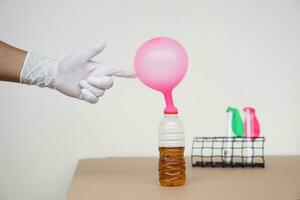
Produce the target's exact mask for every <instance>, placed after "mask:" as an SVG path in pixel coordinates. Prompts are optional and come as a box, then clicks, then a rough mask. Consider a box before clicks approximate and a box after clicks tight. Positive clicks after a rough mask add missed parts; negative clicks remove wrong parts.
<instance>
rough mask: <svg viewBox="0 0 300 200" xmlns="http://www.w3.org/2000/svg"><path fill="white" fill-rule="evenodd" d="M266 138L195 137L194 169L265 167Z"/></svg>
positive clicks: (193, 151)
mask: <svg viewBox="0 0 300 200" xmlns="http://www.w3.org/2000/svg"><path fill="white" fill-rule="evenodd" d="M264 142H265V137H257V138H255V139H254V138H249V137H240V138H238V137H194V139H193V145H192V156H191V159H192V166H193V167H223V168H225V167H229V168H236V167H242V168H244V167H252V168H256V167H260V168H264V167H265V159H264Z"/></svg>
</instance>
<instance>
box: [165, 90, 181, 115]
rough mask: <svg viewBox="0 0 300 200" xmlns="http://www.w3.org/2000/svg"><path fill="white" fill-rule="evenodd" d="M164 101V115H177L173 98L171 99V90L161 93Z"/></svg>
mask: <svg viewBox="0 0 300 200" xmlns="http://www.w3.org/2000/svg"><path fill="white" fill-rule="evenodd" d="M163 94H164V97H165V101H166V108H165V110H164V114H177V113H178V111H177V108H176V107H175V106H174V103H173V97H172V90H169V91H165V92H163Z"/></svg>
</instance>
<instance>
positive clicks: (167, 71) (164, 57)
mask: <svg viewBox="0 0 300 200" xmlns="http://www.w3.org/2000/svg"><path fill="white" fill-rule="evenodd" d="M134 66H135V71H136V74H137V77H138V78H139V79H140V80H141V81H142V82H143V83H144V84H145V85H147V86H148V87H150V88H152V89H155V90H158V91H160V92H162V93H163V95H164V97H165V101H166V108H165V110H164V112H165V113H166V114H175V113H177V108H176V107H175V106H174V104H173V98H172V91H173V89H174V87H176V86H177V85H178V83H179V82H180V81H181V80H182V79H183V77H184V75H185V73H186V71H187V67H188V57H187V54H186V52H185V50H184V48H183V46H182V45H181V44H180V43H179V42H177V41H176V40H174V39H172V38H168V37H157V38H153V39H150V40H148V41H147V42H145V43H144V44H143V45H142V46H141V47H140V48H139V49H138V50H137V52H136V55H135V59H134Z"/></svg>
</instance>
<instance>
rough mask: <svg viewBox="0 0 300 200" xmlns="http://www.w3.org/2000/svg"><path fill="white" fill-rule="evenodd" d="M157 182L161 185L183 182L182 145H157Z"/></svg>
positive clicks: (174, 184)
mask: <svg viewBox="0 0 300 200" xmlns="http://www.w3.org/2000/svg"><path fill="white" fill-rule="evenodd" d="M159 153H160V156H159V182H160V184H161V185H162V186H180V185H184V183H185V160H184V147H159Z"/></svg>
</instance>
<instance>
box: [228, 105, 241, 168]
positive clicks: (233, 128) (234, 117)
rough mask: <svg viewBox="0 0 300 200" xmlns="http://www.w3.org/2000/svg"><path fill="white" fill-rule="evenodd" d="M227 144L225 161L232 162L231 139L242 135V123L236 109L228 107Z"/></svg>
mask: <svg viewBox="0 0 300 200" xmlns="http://www.w3.org/2000/svg"><path fill="white" fill-rule="evenodd" d="M226 112H227V144H226V150H225V151H224V157H225V161H226V162H227V163H230V162H232V140H233V137H234V136H236V137H243V135H244V123H243V120H242V117H241V115H240V112H239V110H238V109H236V108H233V107H230V106H229V107H228V108H227V110H226Z"/></svg>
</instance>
